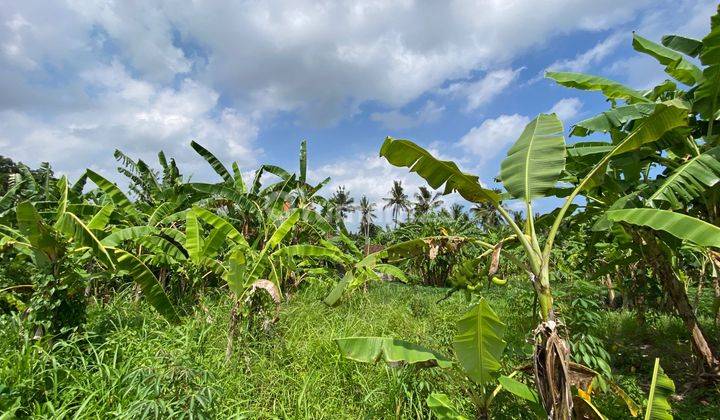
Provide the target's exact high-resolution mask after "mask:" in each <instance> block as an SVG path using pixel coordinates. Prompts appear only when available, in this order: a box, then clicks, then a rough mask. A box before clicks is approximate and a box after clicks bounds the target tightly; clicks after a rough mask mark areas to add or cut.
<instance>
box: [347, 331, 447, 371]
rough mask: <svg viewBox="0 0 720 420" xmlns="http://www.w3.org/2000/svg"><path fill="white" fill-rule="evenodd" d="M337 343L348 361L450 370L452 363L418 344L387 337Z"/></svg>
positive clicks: (355, 339)
mask: <svg viewBox="0 0 720 420" xmlns="http://www.w3.org/2000/svg"><path fill="white" fill-rule="evenodd" d="M335 343H336V344H337V346H338V347H339V348H340V353H341V354H342V355H343V357H345V358H346V359H350V360H354V361H356V362H363V363H375V362H377V361H379V360H380V359H382V360H384V361H385V362H386V363H388V364H390V365H419V366H422V367H434V366H438V367H441V368H448V367H451V366H452V365H453V363H452V361H451V360H450V359H448V358H447V357H445V356H442V355H441V354H439V353H437V352H435V351H433V350H429V349H426V348H424V347H422V346H419V345H417V344H413V343H409V342H407V341H403V340H397V339H394V338H387V337H346V338H336V339H335Z"/></svg>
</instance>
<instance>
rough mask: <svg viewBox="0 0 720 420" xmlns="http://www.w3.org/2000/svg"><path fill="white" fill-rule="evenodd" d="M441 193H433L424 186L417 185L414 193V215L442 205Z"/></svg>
mask: <svg viewBox="0 0 720 420" xmlns="http://www.w3.org/2000/svg"><path fill="white" fill-rule="evenodd" d="M441 195H442V194H440V193H439V192H436V193H435V194H433V193H432V192H431V191H430V190H429V189H428V188H427V187H426V186H421V187H419V188H418V192H416V193H415V203H413V212H414V213H415V215H416V216H419V215H423V214H426V213H428V212H430V211H434V210H435V209H437V208H438V207H440V206H442V204H443V201H442V200H441V199H440V196H441Z"/></svg>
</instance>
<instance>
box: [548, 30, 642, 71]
mask: <svg viewBox="0 0 720 420" xmlns="http://www.w3.org/2000/svg"><path fill="white" fill-rule="evenodd" d="M629 39H630V35H628V34H626V33H615V34H612V35H610V36H609V37H607V38H605V39H604V40H602V41H600V42H598V43H597V44H595V46H593V47H592V48H590V49H589V50H587V51H585V52H583V53H580V54H578V55H576V56H575V57H574V58H571V59H565V60H559V61H556V62H554V63H552V64H551V65H550V66H548V68H547V69H546V71H571V72H576V73H582V72H585V71H587V70H588V69H589V68H590V66H592V65H595V64H597V63H600V62H602V60H604V59H605V58H607V57H608V56H609V55H610V54H611V53H612V52H613V51H615V50H616V49H617V47H618V46H619V45H620V44H621V42H624V41H627V40H629Z"/></svg>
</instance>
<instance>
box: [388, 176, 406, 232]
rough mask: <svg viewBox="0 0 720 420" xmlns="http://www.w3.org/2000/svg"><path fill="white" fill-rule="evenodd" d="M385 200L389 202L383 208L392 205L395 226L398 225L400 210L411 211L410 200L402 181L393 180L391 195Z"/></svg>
mask: <svg viewBox="0 0 720 420" xmlns="http://www.w3.org/2000/svg"><path fill="white" fill-rule="evenodd" d="M383 200H385V201H386V202H387V204H385V205H384V206H383V210H385V209H386V208H388V207H392V217H393V221H394V222H395V227H397V222H398V215H399V214H400V210H405V211H406V212H408V213H409V212H410V201H409V200H408V196H407V194H405V191H404V190H403V186H402V181H393V186H392V188H391V189H390V197H386V198H383Z"/></svg>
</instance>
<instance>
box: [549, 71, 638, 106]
mask: <svg viewBox="0 0 720 420" xmlns="http://www.w3.org/2000/svg"><path fill="white" fill-rule="evenodd" d="M545 77H547V78H549V79H552V80H554V81H555V82H557V83H559V84H561V85H563V86H566V87H570V88H575V89H582V90H595V91H600V92H602V93H603V94H604V95H605V96H606V97H608V98H609V99H624V100H626V101H628V102H629V103H637V102H650V100H649V99H647V98H646V97H644V96H643V95H642V92H639V91H637V90H634V89H630V88H629V87H626V86H623V85H621V84H620V83H618V82H615V81H612V80H609V79H606V78H604V77H599V76H592V75H589V74H582V73H572V72H552V71H549V72H547V73H545Z"/></svg>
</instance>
